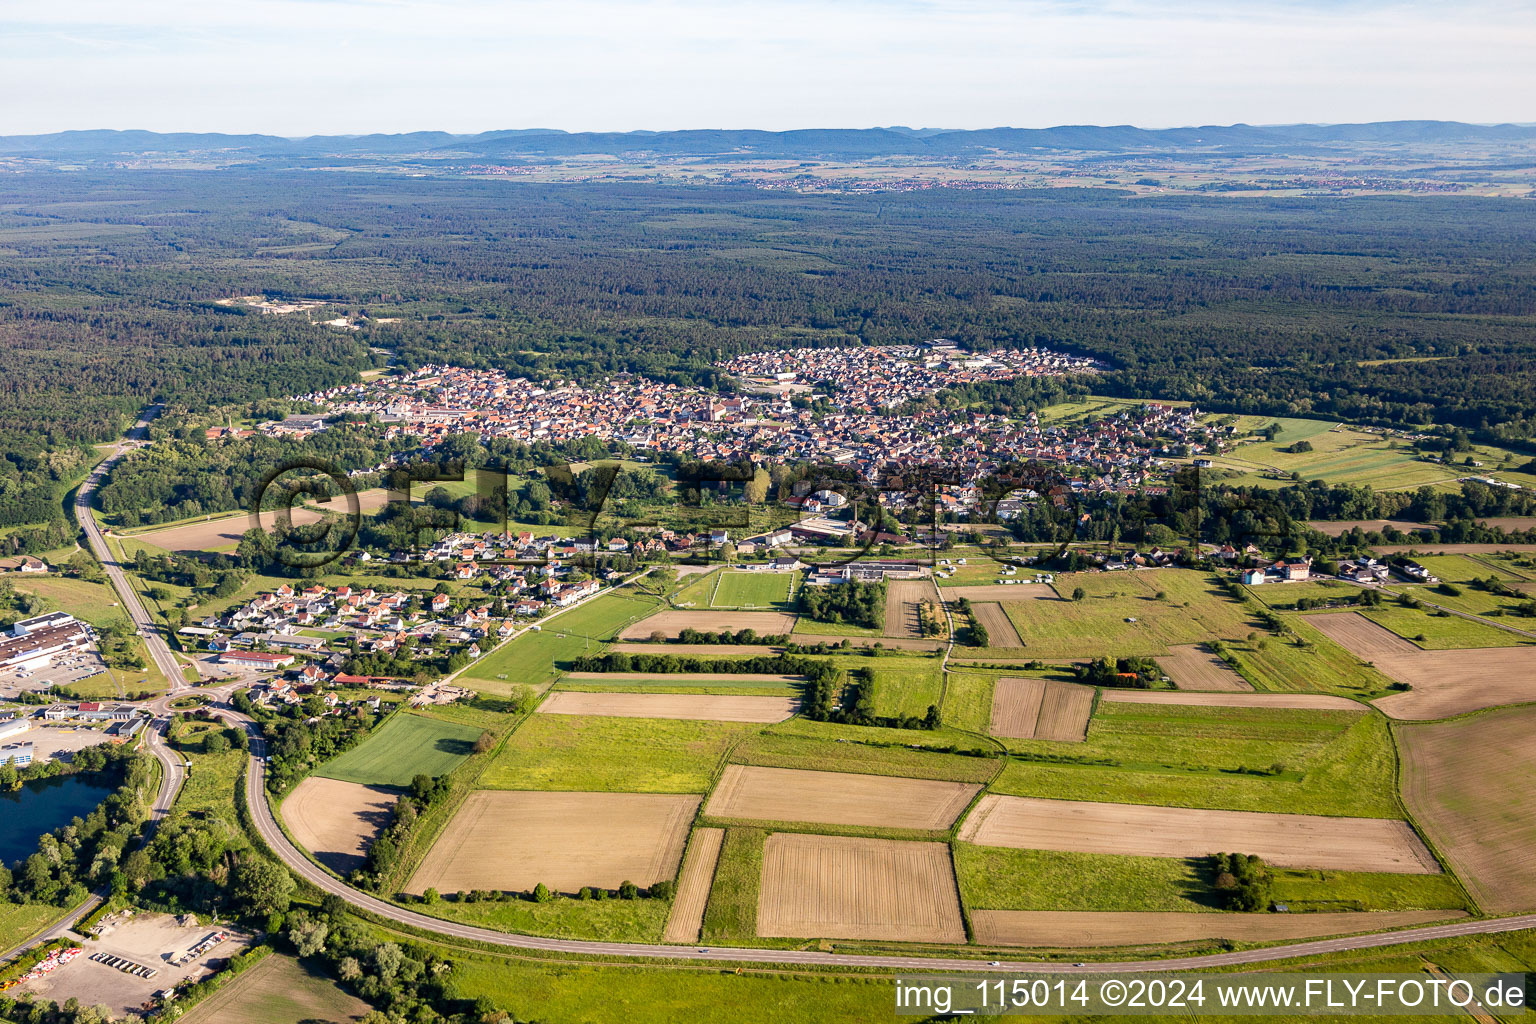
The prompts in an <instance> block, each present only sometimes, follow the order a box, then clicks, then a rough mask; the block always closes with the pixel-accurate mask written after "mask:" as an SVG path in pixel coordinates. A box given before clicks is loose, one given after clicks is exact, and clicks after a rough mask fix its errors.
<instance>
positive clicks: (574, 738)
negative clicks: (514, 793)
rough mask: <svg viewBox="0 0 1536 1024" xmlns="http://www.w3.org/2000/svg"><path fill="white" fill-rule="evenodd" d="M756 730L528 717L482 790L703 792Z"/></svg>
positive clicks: (640, 720) (656, 721)
mask: <svg viewBox="0 0 1536 1024" xmlns="http://www.w3.org/2000/svg"><path fill="white" fill-rule="evenodd" d="M760 728H761V726H758V725H751V724H745V723H732V722H693V721H681V720H676V719H667V718H600V717H591V718H581V717H575V716H571V715H533V716H532V717H530V718H529V719H528V720H527V721H525V722H523V724H522V725H520V726H519V727H518V729H517V731H516V732H515V733H513V734H512V736H511V738H510V739H508V740H507V742H506V744H505V745H504V746H503V747H502V749H501V751H500V752H499V753H498V754H497V755H496V759H495V760H494V761H493V762H492V763H491V765H490V767H488V768H487V769H486V770H485V774H483V775H482V776H481V777H480V785H481V786H482V787H483V788H485V789H541V790H570V791H573V792H584V791H611V792H615V793H704V792H707V791H708V790H709V786H710V782H711V780H712V779H713V778H714V776H715V773H716V771H717V769H718V768H719V766H720V765H722V764H723V763H724V759H725V753H726V751H727V750H728V749H729V748H730V746H731V744H732V743H734V742H735V741H736V740H738V739H739V738H741V737H742V736H744V735H746V734H748V733H749V732H752V731H755V730H757V729H760Z"/></svg>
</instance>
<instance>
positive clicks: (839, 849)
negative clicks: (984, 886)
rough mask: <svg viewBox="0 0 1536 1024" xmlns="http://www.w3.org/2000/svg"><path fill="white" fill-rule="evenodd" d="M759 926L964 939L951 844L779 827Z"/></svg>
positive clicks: (768, 855) (771, 842)
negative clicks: (820, 833) (810, 832)
mask: <svg viewBox="0 0 1536 1024" xmlns="http://www.w3.org/2000/svg"><path fill="white" fill-rule="evenodd" d="M757 934H758V935H761V936H763V937H765V938H827V939H886V940H891V941H897V942H952V943H961V942H964V941H965V926H964V924H963V923H962V922H961V920H960V894H959V892H957V891H956V889H955V871H954V867H953V866H952V865H951V864H950V859H949V847H948V846H946V845H944V844H943V843H908V842H899V841H897V840H894V839H854V838H850V837H847V836H812V835H802V834H799V833H790V832H776V833H774V834H773V835H771V836H769V837H768V841H767V842H766V843H765V844H764V846H763V880H762V890H761V892H760V893H759V895H758V901H757Z"/></svg>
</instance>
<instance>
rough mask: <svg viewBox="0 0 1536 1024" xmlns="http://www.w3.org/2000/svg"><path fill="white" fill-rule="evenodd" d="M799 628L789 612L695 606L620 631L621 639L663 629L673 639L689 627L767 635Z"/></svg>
mask: <svg viewBox="0 0 1536 1024" xmlns="http://www.w3.org/2000/svg"><path fill="white" fill-rule="evenodd" d="M794 628H795V616H793V615H790V614H788V613H787V612H726V611H702V610H693V609H682V610H679V609H668V610H667V611H663V612H657V613H656V614H655V615H652V616H650V617H649V618H645V619H641V620H640V621H639V622H636V623H634V624H632V625H630V626H629V627H628V628H627V629H625V630H624V632H623V633H621V634H620V635H619V639H620V640H643V639H645V638H647V637H649V636H650V635H651V634H652V633H656V632H660V633H663V634H665V635H666V636H667V637H669V638H671V639H674V640H675V639H676V638H677V635H678V634H679V633H681V632H682V631H683V630H685V629H697V630H698V631H699V632H701V633H718V632H720V631H721V630H722V629H728V630H730V631H731V632H733V633H735V632H738V631H740V630H743V629H755V630H757V632H759V633H761V634H765V635H777V634H780V633H788V632H790V631H791V630H793V629H794Z"/></svg>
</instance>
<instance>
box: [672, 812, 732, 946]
mask: <svg viewBox="0 0 1536 1024" xmlns="http://www.w3.org/2000/svg"><path fill="white" fill-rule="evenodd" d="M724 841H725V829H723V828H701V829H696V830H695V831H694V833H693V842H692V843H690V844H689V845H688V853H687V855H686V856H684V858H683V870H682V873H681V874H680V875H679V876H678V879H677V895H676V896H675V897H674V898H673V900H672V913H671V915H670V916H669V917H668V918H667V930H666V932H665V933H664V934H663V935H662V941H664V942H694V941H696V940H697V939H698V937H699V929H700V928H702V927H703V926H704V907H705V905H706V904H707V903H708V902H709V887H710V886H711V885H712V884H713V883H714V880H715V863H716V862H717V861H718V860H719V859H720V844H721V843H722V842H724Z"/></svg>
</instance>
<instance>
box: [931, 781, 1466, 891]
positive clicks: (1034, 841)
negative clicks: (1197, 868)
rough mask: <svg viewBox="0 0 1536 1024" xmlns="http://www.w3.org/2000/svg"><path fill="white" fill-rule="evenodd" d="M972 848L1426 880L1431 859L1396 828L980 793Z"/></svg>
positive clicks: (1383, 823)
mask: <svg viewBox="0 0 1536 1024" xmlns="http://www.w3.org/2000/svg"><path fill="white" fill-rule="evenodd" d="M960 839H961V840H962V841H964V842H969V843H976V844H977V845H980V846H1007V847H1013V848H1016V849H1028V850H1066V851H1075V852H1081V853H1113V854H1127V855H1130V856H1136V857H1202V856H1205V855H1207V854H1211V853H1219V852H1222V851H1238V852H1242V853H1250V854H1257V855H1259V856H1260V857H1263V858H1264V860H1265V861H1266V862H1267V863H1270V864H1273V865H1275V866H1276V867H1295V868H1321V869H1329V868H1335V869H1339V870H1343V871H1383V872H1396V873H1404V874H1433V873H1436V872H1438V871H1439V870H1440V867H1439V865H1438V864H1437V863H1436V862H1435V859H1434V856H1433V855H1432V854H1430V852H1429V850H1428V849H1426V848H1425V846H1424V844H1423V843H1422V842H1421V841H1420V840H1419V838H1418V836H1417V835H1415V834H1414V832H1413V829H1411V828H1409V826H1408V824H1407V823H1406V822H1403V821H1394V820H1390V819H1385V818H1333V817H1322V816H1319V815H1306V814H1265V813H1255V812H1250V811H1209V810H1199V809H1192V808H1182V807H1149V806H1144V805H1136V804H1106V803H1091V802H1085V801H1077V800H1039V799H1026V798H1019V797H1010V796H996V795H989V796H984V797H982V798H981V801H980V803H978V804H977V805H976V808H975V810H973V811H972V812H971V814H970V815H969V816H968V817H967V818H966V820H965V823H964V825H963V826H962V827H961V829H960Z"/></svg>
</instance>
